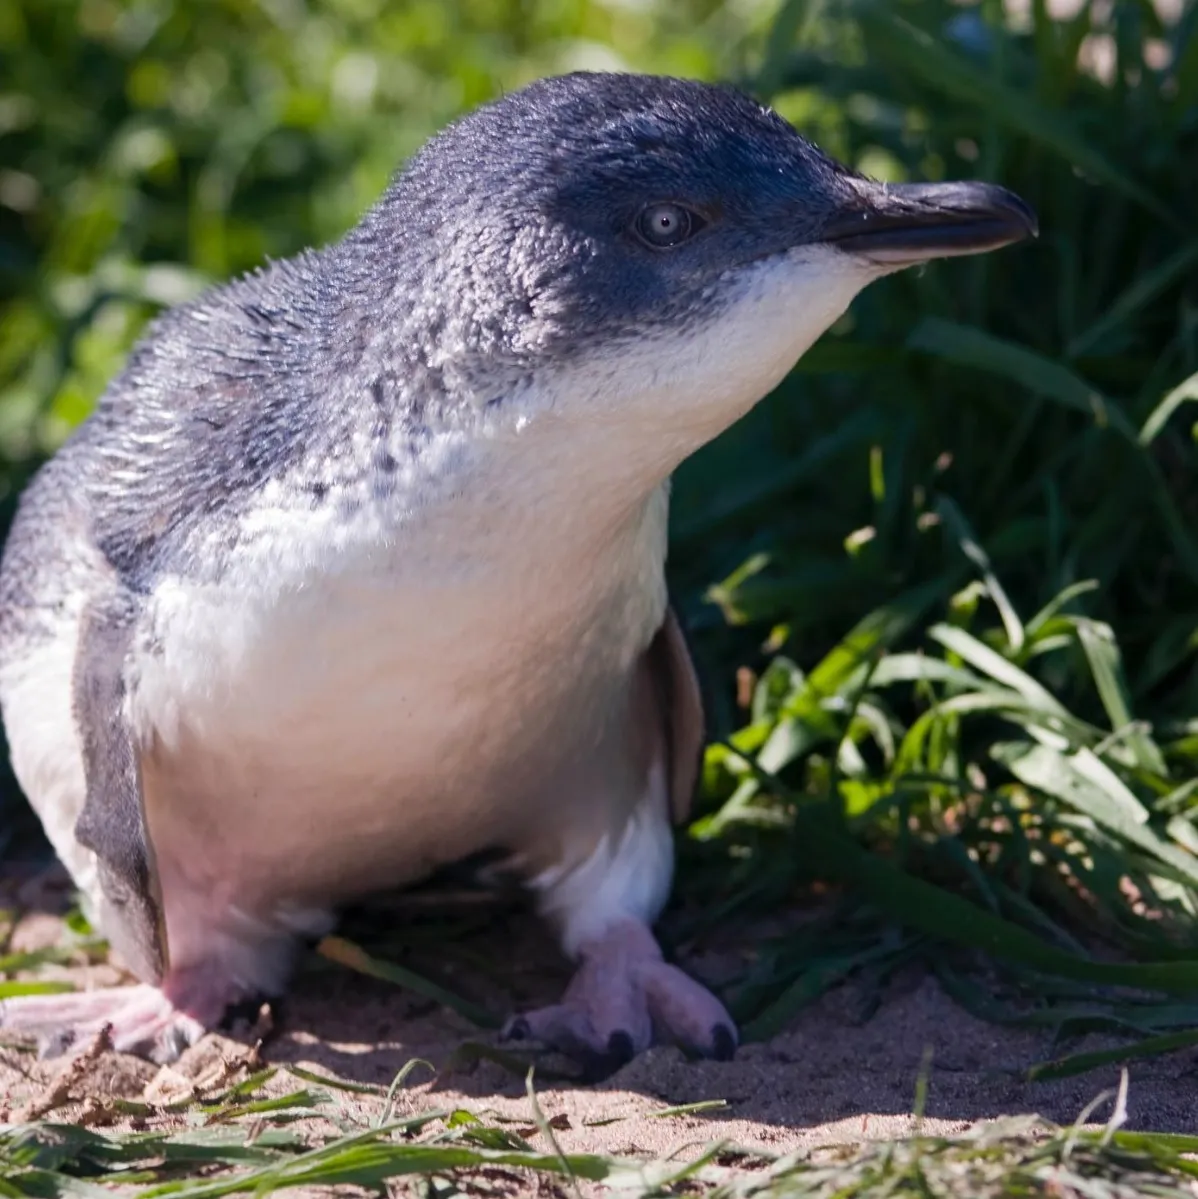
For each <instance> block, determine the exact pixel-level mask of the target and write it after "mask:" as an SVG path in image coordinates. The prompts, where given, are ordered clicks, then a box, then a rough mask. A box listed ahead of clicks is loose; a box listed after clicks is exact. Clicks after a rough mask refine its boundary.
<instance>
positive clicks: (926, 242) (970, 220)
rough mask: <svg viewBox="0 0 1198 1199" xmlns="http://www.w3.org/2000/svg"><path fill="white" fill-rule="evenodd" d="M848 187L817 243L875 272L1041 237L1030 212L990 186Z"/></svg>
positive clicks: (863, 183) (869, 184)
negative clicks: (850, 191)
mask: <svg viewBox="0 0 1198 1199" xmlns="http://www.w3.org/2000/svg"><path fill="white" fill-rule="evenodd" d="M853 184H854V189H855V191H856V196H855V198H854V199H853V200H852V201H850V202H849V203H848V204H847V205H845V206H844V207H842V208H840V209H839V210H838V211H836V212H835V213H833V214H832V215H831V217H830V218H829V220H828V221H827V223H826V224H825V226H824V228H823V229H822V230H821V240H822V241H824V242H827V243H830V244H831V245H834V246H836V247H837V249H840V250H843V251H844V252H845V253H848V254H852V255H853V256H854V257H859V258H863V259H865V260H866V261H868V262H872V263H876V264H877V265H879V266H886V267H893V268H898V267H904V266H914V265H915V264H916V263H919V262H926V261H927V260H928V259H931V258H951V257H955V256H956V255H959V254H980V253H983V252H984V251H986V250H996V249H998V247H999V246H1008V245H1010V244H1011V243H1012V242H1017V241H1023V240H1024V238H1027V237H1035V236H1036V235H1037V233H1038V232H1039V227H1038V225H1037V222H1036V214H1035V213H1034V212H1033V211H1032V210H1031V208H1029V207H1028V205H1027V204H1025V203H1024V202H1023V201H1022V200H1021V199H1020V198H1019V197H1018V196H1017V195H1015V193H1014V192H1009V191H1007V189H1006V188H1005V187H997V186H995V185H994V184H993V183H965V182H959V183H875V182H873V181H870V180H857V179H855V180H854V181H853Z"/></svg>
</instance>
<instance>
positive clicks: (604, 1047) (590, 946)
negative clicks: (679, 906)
mask: <svg viewBox="0 0 1198 1199" xmlns="http://www.w3.org/2000/svg"><path fill="white" fill-rule="evenodd" d="M579 957H580V958H581V962H580V964H579V967H578V970H577V972H576V973H575V975H574V977H573V979H572V980H571V982H570V985H569V987H568V988H567V989H566V993H565V995H564V996H563V997H562V1001H561V1003H557V1004H553V1005H551V1006H550V1007H543V1008H538V1009H537V1010H535V1011H531V1012H526V1013H524V1014H523V1015H520V1016H515V1017H513V1018H512V1019H511V1020H509V1021H508V1023H507V1024H506V1025H505V1026H504V1029H503V1031H502V1033H501V1034H500V1035H501V1036H502V1037H503V1038H504V1039H505V1040H513V1041H519V1040H534V1041H539V1042H541V1043H542V1044H544V1045H548V1046H550V1047H551V1048H553V1049H556V1050H558V1051H559V1052H561V1053H565V1054H566V1055H567V1056H569V1057H571V1058H573V1059H574V1060H576V1061H577V1062H579V1063H580V1064H581V1065H582V1067H583V1076H584V1078H585V1079H586V1080H587V1081H591V1082H594V1081H598V1080H600V1079H602V1078H605V1077H607V1076H608V1075H609V1074H612V1073H614V1072H615V1071H616V1070H618V1069H619V1068H620V1067H621V1066H623V1065H625V1064H626V1063H627V1062H629V1061H631V1060H632V1058H633V1057H635V1056H636V1055H637V1054H638V1053H640V1052H642V1051H643V1050H645V1049H647V1048H648V1047H649V1046H650V1045H651V1044H652V1043H653V1042H654V1040H655V1039H656V1040H658V1041H665V1042H670V1043H673V1044H677V1045H680V1046H682V1047H683V1048H684V1049H687V1050H689V1051H690V1052H692V1053H697V1054H699V1055H700V1056H702V1057H710V1058H716V1059H719V1060H726V1059H728V1058H730V1057H732V1055H733V1054H734V1053H735V1052H736V1044H737V1035H736V1025H735V1024H734V1023H733V1022H732V1017H731V1016H729V1015H728V1013H727V1011H726V1010H725V1008H724V1005H723V1004H722V1003H720V1001H719V1000H718V999H716V997H715V996H714V995H712V993H711V992H710V991H708V990H707V988H706V987H703V986H701V985H700V984H699V983H697V982H695V980H694V979H693V978H691V977H690V976H689V975H687V974H685V973H683V971H681V970H679V969H678V967H676V966H671V965H670V964H669V963H668V962H665V961H663V960H662V956H661V949H660V948H659V947H658V944H657V941H656V940H655V939H654V937H653V934H652V933H651V932H650V931H649V929H648V927H647V926H646V925H644V924H643V923H641V922H640V921H638V920H624V921H621V922H620V923H619V924H616V925H614V926H613V927H612V928H611V929H609V930H608V932H606V933H605V934H604V935H603V936H602V937H598V938H595V939H594V940H591V941H588V942H586V943H585V944H583V945H582V946H581V947H580V949H579Z"/></svg>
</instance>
